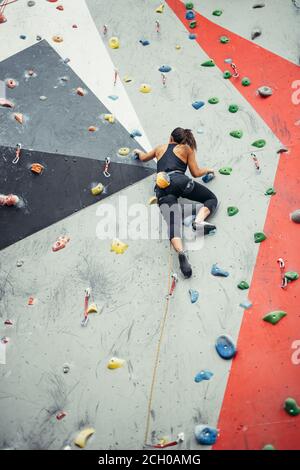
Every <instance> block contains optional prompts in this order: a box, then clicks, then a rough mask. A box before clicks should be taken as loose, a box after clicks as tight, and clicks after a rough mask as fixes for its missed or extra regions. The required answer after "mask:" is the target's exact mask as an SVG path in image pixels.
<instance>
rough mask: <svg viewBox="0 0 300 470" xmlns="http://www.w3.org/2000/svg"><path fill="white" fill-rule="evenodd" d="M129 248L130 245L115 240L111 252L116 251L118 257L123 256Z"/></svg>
mask: <svg viewBox="0 0 300 470" xmlns="http://www.w3.org/2000/svg"><path fill="white" fill-rule="evenodd" d="M127 248H128V245H126V243H123V242H121V240H118V239H116V240H113V242H112V244H111V248H110V251H114V252H115V253H117V255H122V254H123V253H124V252H125V251H126V250H127Z"/></svg>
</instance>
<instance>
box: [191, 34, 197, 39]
mask: <svg viewBox="0 0 300 470" xmlns="http://www.w3.org/2000/svg"><path fill="white" fill-rule="evenodd" d="M196 37H197V34H193V33H190V34H189V39H196Z"/></svg>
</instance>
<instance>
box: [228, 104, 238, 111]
mask: <svg viewBox="0 0 300 470" xmlns="http://www.w3.org/2000/svg"><path fill="white" fill-rule="evenodd" d="M238 110H239V107H238V105H237V104H230V105H229V106H228V111H229V112H230V113H236V112H237V111H238Z"/></svg>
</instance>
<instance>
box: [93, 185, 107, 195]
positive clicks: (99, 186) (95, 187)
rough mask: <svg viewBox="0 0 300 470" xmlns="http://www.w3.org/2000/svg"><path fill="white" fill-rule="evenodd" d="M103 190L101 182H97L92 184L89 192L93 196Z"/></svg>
mask: <svg viewBox="0 0 300 470" xmlns="http://www.w3.org/2000/svg"><path fill="white" fill-rule="evenodd" d="M103 190H104V186H103V184H102V183H98V184H97V185H96V186H93V187H92V189H91V193H92V194H93V196H98V194H101V193H102V192H103Z"/></svg>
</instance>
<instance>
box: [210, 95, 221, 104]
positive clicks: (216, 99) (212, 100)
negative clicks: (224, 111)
mask: <svg viewBox="0 0 300 470" xmlns="http://www.w3.org/2000/svg"><path fill="white" fill-rule="evenodd" d="M208 102H209V103H210V104H217V103H219V98H217V97H216V96H213V97H212V98H209V100H208Z"/></svg>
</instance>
